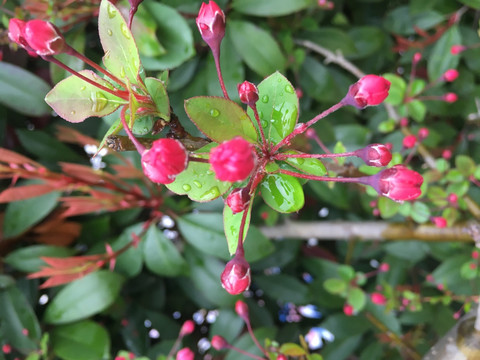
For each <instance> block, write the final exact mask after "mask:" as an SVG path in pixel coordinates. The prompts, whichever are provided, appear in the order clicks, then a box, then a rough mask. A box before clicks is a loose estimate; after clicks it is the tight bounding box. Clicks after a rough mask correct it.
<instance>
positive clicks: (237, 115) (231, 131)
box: [185, 96, 257, 143]
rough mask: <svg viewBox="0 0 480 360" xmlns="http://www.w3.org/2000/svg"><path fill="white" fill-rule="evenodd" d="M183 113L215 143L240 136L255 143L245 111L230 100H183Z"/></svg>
mask: <svg viewBox="0 0 480 360" xmlns="http://www.w3.org/2000/svg"><path fill="white" fill-rule="evenodd" d="M185 111H186V112H187V115H188V117H189V118H190V120H192V122H193V123H195V125H196V126H197V128H198V129H199V130H200V131H201V132H202V133H204V134H205V135H206V136H207V137H208V138H210V139H212V140H213V141H215V142H217V143H221V142H223V141H226V140H230V139H233V138H234V137H236V136H241V137H242V138H244V139H245V140H247V141H250V142H256V141H257V131H256V129H255V127H254V126H253V124H252V122H251V121H250V118H249V117H248V115H247V114H246V113H245V111H244V110H243V109H242V108H241V107H240V106H239V105H238V104H236V103H234V102H233V101H231V100H228V99H225V98H221V97H214V96H197V97H194V98H190V99H188V100H185Z"/></svg>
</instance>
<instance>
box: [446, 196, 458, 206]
mask: <svg viewBox="0 0 480 360" xmlns="http://www.w3.org/2000/svg"><path fill="white" fill-rule="evenodd" d="M447 200H448V202H449V203H450V204H452V205H457V202H458V195H457V194H455V193H451V194H448V196H447Z"/></svg>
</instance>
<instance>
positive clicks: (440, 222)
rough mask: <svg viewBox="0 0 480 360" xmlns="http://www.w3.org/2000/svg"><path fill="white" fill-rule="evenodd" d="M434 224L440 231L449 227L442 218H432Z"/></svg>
mask: <svg viewBox="0 0 480 360" xmlns="http://www.w3.org/2000/svg"><path fill="white" fill-rule="evenodd" d="M432 223H433V224H434V225H435V226H436V227H437V228H439V229H443V228H444V227H447V220H446V219H445V218H444V217H442V216H434V217H432Z"/></svg>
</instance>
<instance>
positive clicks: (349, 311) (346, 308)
mask: <svg viewBox="0 0 480 360" xmlns="http://www.w3.org/2000/svg"><path fill="white" fill-rule="evenodd" d="M343 313H344V314H345V315H347V316H352V315H353V306H352V305H350V304H348V303H345V305H343Z"/></svg>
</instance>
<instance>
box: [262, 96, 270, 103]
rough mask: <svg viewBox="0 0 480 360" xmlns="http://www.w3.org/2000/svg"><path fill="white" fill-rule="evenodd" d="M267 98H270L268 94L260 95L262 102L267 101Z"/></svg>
mask: <svg viewBox="0 0 480 360" xmlns="http://www.w3.org/2000/svg"><path fill="white" fill-rule="evenodd" d="M268 100H270V98H269V97H268V95H263V96H262V102H263V103H268Z"/></svg>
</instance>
